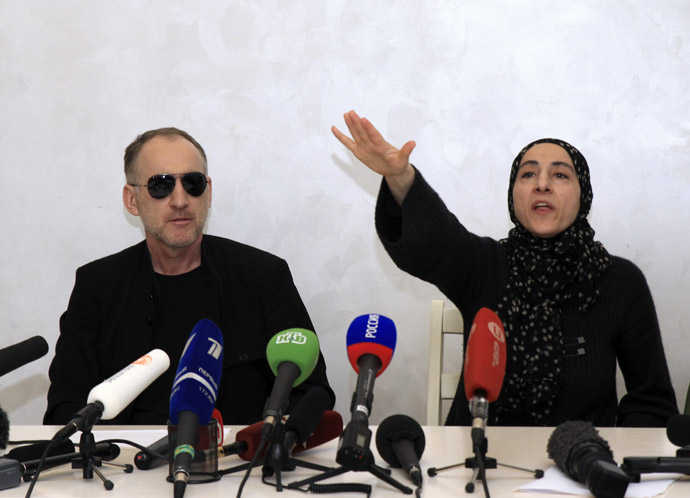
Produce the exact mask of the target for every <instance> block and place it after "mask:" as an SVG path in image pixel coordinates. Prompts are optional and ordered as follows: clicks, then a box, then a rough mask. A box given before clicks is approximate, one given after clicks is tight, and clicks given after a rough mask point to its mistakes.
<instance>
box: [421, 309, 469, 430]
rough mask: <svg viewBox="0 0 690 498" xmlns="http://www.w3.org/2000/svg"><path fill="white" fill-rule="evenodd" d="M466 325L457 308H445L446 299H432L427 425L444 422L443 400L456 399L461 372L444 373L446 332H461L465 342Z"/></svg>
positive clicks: (460, 334)
mask: <svg viewBox="0 0 690 498" xmlns="http://www.w3.org/2000/svg"><path fill="white" fill-rule="evenodd" d="M462 327H463V321H462V315H461V314H460V311H459V310H458V309H457V308H455V307H445V302H444V301H441V300H434V301H431V323H430V327H429V379H428V387H427V405H426V425H442V424H443V422H442V420H441V415H442V413H441V410H442V403H443V400H452V399H453V398H454V397H455V391H456V389H457V387H458V382H459V381H460V374H459V373H457V374H447V373H444V372H443V345H444V335H445V334H459V336H460V340H461V342H462V333H463V329H462ZM460 351H462V347H461V348H460Z"/></svg>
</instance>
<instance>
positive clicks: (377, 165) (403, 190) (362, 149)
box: [331, 111, 416, 204]
mask: <svg viewBox="0 0 690 498" xmlns="http://www.w3.org/2000/svg"><path fill="white" fill-rule="evenodd" d="M345 124H346V125H347V129H348V130H350V135H352V138H350V137H348V136H347V135H345V134H344V133H342V132H341V131H340V130H338V128H336V127H335V126H333V127H331V131H332V132H333V135H335V138H337V139H338V140H339V141H340V143H342V144H343V145H344V146H345V147H347V148H348V149H349V150H350V152H352V153H353V154H354V155H355V157H356V158H357V159H359V160H360V161H362V162H363V163H364V164H366V165H367V166H368V167H369V169H371V170H372V171H374V172H376V173H378V174H380V175H383V176H384V177H385V178H386V183H388V186H389V188H390V190H391V193H392V194H393V197H394V198H395V200H396V201H397V202H398V204H402V201H403V199H404V198H405V195H407V191H408V190H409V189H410V186H411V185H412V182H413V181H414V168H413V167H412V165H411V164H410V154H411V153H412V150H413V149H414V147H415V145H416V144H415V143H414V141H409V142H407V143H406V144H405V145H403V146H402V148H401V149H398V148H396V147H394V146H393V145H391V144H389V143H388V142H386V141H385V140H384V138H383V136H381V134H380V133H379V131H378V130H377V129H376V128H374V125H372V124H371V123H370V122H369V121H368V120H367V119H366V118H360V117H359V116H358V115H357V113H356V112H355V111H350V112H347V113H345Z"/></svg>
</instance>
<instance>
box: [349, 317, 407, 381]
mask: <svg viewBox="0 0 690 498" xmlns="http://www.w3.org/2000/svg"><path fill="white" fill-rule="evenodd" d="M396 339H397V335H396V330H395V324H394V323H393V320H391V319H390V318H388V317H385V316H383V315H375V314H369V315H360V316H358V317H357V318H355V319H354V320H353V321H352V323H351V324H350V327H349V328H348V329H347V357H348V359H349V360H350V364H351V365H352V368H354V369H355V372H357V373H359V366H358V365H357V360H359V358H360V357H361V356H363V355H366V354H370V355H374V356H376V357H377V358H378V359H379V360H380V361H381V368H380V369H379V370H378V372H377V373H376V376H377V377H378V376H379V375H381V374H382V373H383V372H384V370H386V368H387V367H388V365H389V364H390V362H391V359H392V358H393V352H394V351H395V342H396Z"/></svg>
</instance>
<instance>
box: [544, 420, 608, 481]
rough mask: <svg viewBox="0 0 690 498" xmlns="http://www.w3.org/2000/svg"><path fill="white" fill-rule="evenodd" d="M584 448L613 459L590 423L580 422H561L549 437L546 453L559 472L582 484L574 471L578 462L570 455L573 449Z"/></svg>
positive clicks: (603, 441) (605, 444)
mask: <svg viewBox="0 0 690 498" xmlns="http://www.w3.org/2000/svg"><path fill="white" fill-rule="evenodd" d="M584 446H589V447H591V448H593V450H592V451H596V452H597V453H601V454H602V455H604V454H606V455H608V457H609V458H610V459H611V460H612V459H613V452H612V451H611V448H610V447H609V443H607V442H606V440H604V439H603V438H602V437H601V436H600V435H599V433H598V432H597V430H596V429H595V428H594V426H593V425H592V423H591V422H585V421H582V420H571V421H568V422H563V423H562V424H560V425H559V426H558V427H556V429H554V431H553V432H552V433H551V436H550V437H549V442H548V443H547V445H546V452H547V454H548V456H549V458H551V459H552V460H553V461H554V462H556V465H558V467H559V468H560V469H561V470H563V471H564V472H566V473H567V474H568V475H570V477H572V478H573V479H575V480H578V481H580V482H584V479H582V476H579V475H578V473H577V471H576V469H575V467H576V466H577V464H578V462H576V461H574V459H575V457H574V456H573V455H572V451H573V449H578V450H579V449H580V448H582V447H584Z"/></svg>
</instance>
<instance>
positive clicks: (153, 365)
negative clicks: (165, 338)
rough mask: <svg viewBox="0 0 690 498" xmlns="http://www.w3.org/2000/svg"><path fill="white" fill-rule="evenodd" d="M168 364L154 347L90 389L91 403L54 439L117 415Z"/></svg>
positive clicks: (163, 370)
mask: <svg viewBox="0 0 690 498" xmlns="http://www.w3.org/2000/svg"><path fill="white" fill-rule="evenodd" d="M169 366H170V358H169V357H168V355H167V353H166V352H165V351H163V350H161V349H153V350H151V351H149V352H148V353H146V354H145V355H144V356H142V357H141V358H139V359H137V360H136V361H134V362H132V363H130V364H129V365H127V366H126V367H125V368H123V369H122V370H120V371H119V372H117V373H116V374H115V375H113V376H112V377H110V378H108V379H106V380H104V381H103V382H101V383H100V384H98V385H97V386H95V387H94V388H93V389H91V392H89V396H88V398H87V403H88V404H87V405H86V406H85V407H84V408H82V409H81V410H79V412H78V413H77V414H76V415H74V417H73V418H72V420H70V421H69V422H68V423H67V424H65V426H64V427H63V428H62V429H60V430H59V431H58V432H57V433H56V434H55V436H53V441H56V442H57V441H61V440H63V439H67V438H68V437H70V436H71V435H72V434H74V433H75V432H77V431H83V430H84V429H85V428H91V427H92V426H93V425H94V424H95V423H97V422H98V421H99V420H100V419H101V418H103V419H106V420H108V419H111V418H114V417H116V416H117V415H118V414H119V413H120V412H121V411H122V410H123V409H124V408H125V407H126V406H127V405H129V404H130V403H131V402H132V401H134V398H136V397H137V396H139V394H141V392H142V391H143V390H144V389H146V388H147V387H148V386H149V385H151V383H152V382H153V381H154V380H156V379H157V378H158V377H159V376H160V375H161V374H162V373H163V372H165V371H166V370H167V369H168V367H169Z"/></svg>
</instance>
